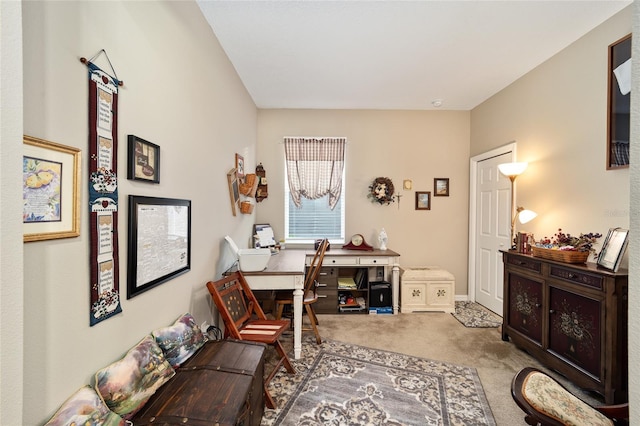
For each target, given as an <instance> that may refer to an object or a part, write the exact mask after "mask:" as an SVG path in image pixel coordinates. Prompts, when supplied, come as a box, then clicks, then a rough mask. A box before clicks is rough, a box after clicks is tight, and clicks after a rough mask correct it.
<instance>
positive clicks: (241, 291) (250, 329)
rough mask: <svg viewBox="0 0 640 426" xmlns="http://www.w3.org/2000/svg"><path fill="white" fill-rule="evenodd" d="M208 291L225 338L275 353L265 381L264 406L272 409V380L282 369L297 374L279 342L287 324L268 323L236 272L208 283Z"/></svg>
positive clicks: (244, 281) (276, 321)
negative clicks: (259, 345)
mask: <svg viewBox="0 0 640 426" xmlns="http://www.w3.org/2000/svg"><path fill="white" fill-rule="evenodd" d="M207 288H208V289H209V293H210V294H211V297H212V298H213V301H214V303H215V304H216V307H217V308H218V312H219V313H220V316H221V317H222V320H223V321H224V327H225V336H227V337H232V338H234V339H238V340H247V341H251V342H260V343H265V344H267V345H271V346H273V347H274V348H275V349H276V352H277V353H278V355H279V357H280V358H279V359H278V362H277V363H276V365H275V367H274V368H273V370H272V371H271V372H270V373H269V376H268V377H267V378H266V379H265V380H264V396H265V404H266V406H267V407H269V408H272V409H273V408H275V407H276V404H275V401H274V400H273V398H272V397H271V395H270V393H269V391H268V389H267V388H268V386H269V383H270V382H271V379H273V377H274V376H275V375H276V373H277V372H278V370H279V369H280V367H281V366H282V365H284V367H285V369H286V370H287V372H289V373H295V372H296V370H295V369H294V368H293V366H292V365H291V362H290V361H289V357H288V356H287V353H286V352H285V350H284V348H283V347H282V343H280V340H279V339H280V336H281V335H282V333H283V332H284V331H286V330H288V329H289V326H290V322H289V321H288V320H268V319H267V317H266V316H265V314H264V312H263V311H262V308H261V307H260V304H259V303H258V300H257V299H256V297H255V295H254V294H253V292H252V291H251V288H250V287H249V284H247V281H246V280H245V278H244V276H243V275H242V273H241V272H239V271H238V272H234V273H233V274H230V275H228V276H226V277H224V278H222V279H220V280H218V281H209V282H208V283H207Z"/></svg>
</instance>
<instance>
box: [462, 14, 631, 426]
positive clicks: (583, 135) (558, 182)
mask: <svg viewBox="0 0 640 426" xmlns="http://www.w3.org/2000/svg"><path fill="white" fill-rule="evenodd" d="M632 12H633V22H634V38H633V44H634V47H633V58H634V60H633V61H634V67H633V69H634V71H633V72H634V80H633V81H634V84H633V87H634V88H637V87H640V81H639V80H640V77H639V76H640V72H638V71H637V70H639V69H640V61H639V60H638V57H639V56H640V55H637V53H640V52H639V48H638V46H639V44H638V40H639V39H640V34H638V30H639V29H640V28H639V27H638V26H639V25H640V2H634V5H633V7H631V6H630V7H628V8H626V9H624V10H623V11H622V12H620V13H618V14H617V15H616V16H614V17H613V18H611V19H609V20H607V21H606V22H605V23H603V24H602V25H600V26H599V27H597V28H596V29H595V30H593V31H592V32H590V33H588V34H587V35H585V36H584V37H582V38H581V39H579V40H578V41H576V42H575V43H574V44H572V45H571V46H569V47H568V48H567V49H565V50H564V51H562V52H560V53H559V54H558V55H556V56H554V57H553V58H551V59H550V60H548V61H547V62H545V63H544V64H542V65H541V66H539V67H537V68H536V69H534V70H533V71H531V72H530V73H528V74H527V75H525V76H524V77H522V78H521V79H519V80H517V81H516V82H515V83H513V84H512V85H511V86H509V87H507V88H506V89H504V90H502V91H501V92H499V93H498V94H496V95H495V96H493V97H492V98H491V99H489V100H487V101H486V102H484V103H483V104H482V105H480V106H478V107H477V108H475V109H474V110H473V111H472V112H471V155H476V154H479V153H482V152H485V151H488V150H490V149H491V148H494V147H497V146H499V145H502V144H504V143H506V142H509V141H512V140H515V141H516V142H517V152H518V160H519V161H528V162H529V163H530V164H529V169H528V170H527V171H526V172H525V173H524V174H523V175H522V176H520V177H518V179H517V189H518V193H517V201H518V205H523V206H525V207H526V208H529V209H532V210H535V211H537V212H538V213H539V216H538V217H537V218H536V219H535V220H534V221H532V222H530V223H529V224H527V225H520V227H519V229H522V230H527V231H531V232H534V233H535V235H536V236H537V237H538V238H540V237H542V236H545V235H549V236H550V235H551V234H553V233H554V232H555V230H556V229H557V228H558V227H562V228H563V230H565V231H566V232H570V233H572V234H579V233H580V232H602V233H606V232H607V230H608V229H609V228H610V227H616V226H620V227H623V228H630V230H631V233H630V235H631V238H630V240H631V242H630V245H629V249H628V250H627V255H626V256H625V259H624V261H623V267H624V266H627V263H628V264H629V271H630V276H629V369H630V370H629V401H630V407H631V422H630V423H631V424H636V423H637V422H638V421H637V419H638V418H639V417H640V408H639V407H640V388H639V386H640V383H639V381H638V357H639V355H638V353H639V349H640V346H639V345H640V329H639V327H638V320H637V319H638V317H639V316H640V308H638V307H639V306H640V304H639V303H638V300H640V294H639V292H638V284H639V283H638V280H639V279H638V272H639V271H638V269H639V266H638V263H639V260H638V256H637V254H636V255H635V256H632V257H630V256H629V253H630V252H631V253H637V251H638V248H639V244H638V241H639V237H638V230H639V229H640V226H639V225H640V224H639V222H638V214H639V213H638V212H639V211H640V210H639V207H640V205H639V204H640V203H639V201H638V200H639V195H638V193H639V192H640V169H639V168H638V163H639V160H640V157H639V156H638V151H639V149H640V131H639V127H638V123H639V120H640V109H639V108H638V105H639V102H638V98H637V97H636V96H632V97H631V99H632V103H633V106H632V135H631V139H632V140H631V144H632V148H631V164H632V166H631V168H630V169H624V170H612V171H607V170H605V162H606V148H605V144H606V135H607V134H606V129H607V122H606V105H607V50H608V49H607V46H608V45H609V44H610V43H612V42H614V41H616V40H618V39H620V38H621V37H622V36H624V35H626V34H629V33H630V32H631V27H632ZM629 260H630V261H629Z"/></svg>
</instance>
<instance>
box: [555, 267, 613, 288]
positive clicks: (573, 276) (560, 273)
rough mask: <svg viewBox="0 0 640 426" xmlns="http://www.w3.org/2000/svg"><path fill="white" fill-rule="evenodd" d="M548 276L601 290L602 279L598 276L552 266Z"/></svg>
mask: <svg viewBox="0 0 640 426" xmlns="http://www.w3.org/2000/svg"><path fill="white" fill-rule="evenodd" d="M549 275H550V276H552V277H558V278H562V279H563V280H567V281H570V282H572V283H576V284H580V285H584V286H587V287H591V288H596V289H598V290H602V289H603V280H604V279H603V277H602V276H598V275H591V274H587V273H585V272H582V271H578V270H575V269H570V268H563V267H561V266H555V265H552V266H551V268H550V270H549Z"/></svg>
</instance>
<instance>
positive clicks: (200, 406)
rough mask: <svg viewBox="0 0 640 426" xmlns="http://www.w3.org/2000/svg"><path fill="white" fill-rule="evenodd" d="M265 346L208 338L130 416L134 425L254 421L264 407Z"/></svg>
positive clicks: (255, 421)
mask: <svg viewBox="0 0 640 426" xmlns="http://www.w3.org/2000/svg"><path fill="white" fill-rule="evenodd" d="M265 350H266V347H265V345H262V344H259V343H251V342H244V341H239V340H222V341H218V342H208V343H207V344H205V345H204V347H203V348H201V349H200V350H199V351H198V352H197V353H196V354H195V355H194V356H192V357H191V358H190V359H189V360H188V361H187V362H185V363H184V364H183V365H182V366H181V367H180V368H178V369H177V370H176V375H175V376H174V377H173V378H172V379H171V380H170V381H169V382H168V383H166V384H165V385H164V386H162V387H161V388H160V389H158V391H157V392H156V393H155V395H153V396H152V397H151V399H149V401H148V402H147V403H146V404H145V406H144V407H143V408H142V409H141V410H140V411H139V412H138V413H136V415H135V417H134V418H133V419H131V420H132V421H133V424H135V425H136V426H138V425H195V426H201V425H202V426H204V425H217V426H226V425H228V426H232V425H255V426H258V425H259V424H260V422H261V420H262V414H263V412H264V393H263V379H264V356H265Z"/></svg>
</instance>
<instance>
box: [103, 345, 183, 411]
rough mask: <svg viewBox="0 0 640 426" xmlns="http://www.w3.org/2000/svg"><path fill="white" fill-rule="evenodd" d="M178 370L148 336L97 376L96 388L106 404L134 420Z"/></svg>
mask: <svg viewBox="0 0 640 426" xmlns="http://www.w3.org/2000/svg"><path fill="white" fill-rule="evenodd" d="M174 374H175V371H174V370H173V368H172V367H171V364H169V363H168V362H167V360H166V359H165V357H164V354H163V353H162V349H160V347H159V346H158V344H157V343H156V341H155V339H154V338H153V337H152V336H150V335H149V336H147V337H145V338H144V339H142V340H141V341H140V343H138V344H137V345H136V346H134V347H133V348H131V349H130V350H129V352H127V354H126V355H125V356H124V357H123V358H122V359H121V360H119V361H116V362H114V363H113V364H111V365H109V366H107V367H105V368H103V369H102V370H99V371H98V372H97V373H96V389H97V391H98V393H99V394H100V396H101V397H102V399H103V400H104V402H105V404H107V406H108V407H109V409H111V411H114V412H116V413H118V414H119V415H121V416H122V417H124V418H125V419H129V418H131V417H132V416H133V415H134V414H135V413H136V412H137V411H138V410H140V409H141V408H142V407H143V406H144V404H145V403H146V402H147V400H148V399H149V398H150V397H151V396H152V395H153V394H154V393H155V392H156V390H157V389H158V388H159V387H160V386H162V385H163V384H164V383H166V382H167V380H169V379H170V378H171V377H173V375H174Z"/></svg>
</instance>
